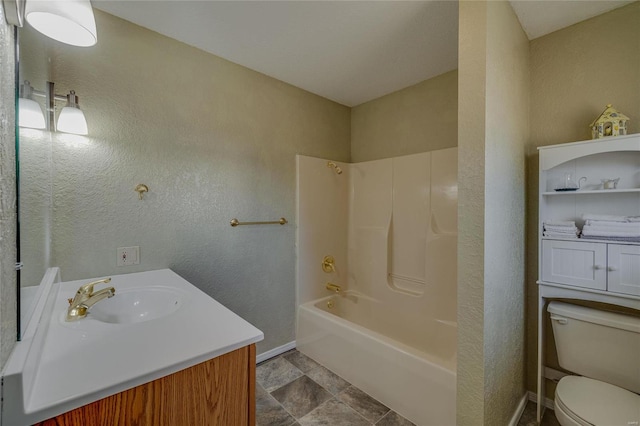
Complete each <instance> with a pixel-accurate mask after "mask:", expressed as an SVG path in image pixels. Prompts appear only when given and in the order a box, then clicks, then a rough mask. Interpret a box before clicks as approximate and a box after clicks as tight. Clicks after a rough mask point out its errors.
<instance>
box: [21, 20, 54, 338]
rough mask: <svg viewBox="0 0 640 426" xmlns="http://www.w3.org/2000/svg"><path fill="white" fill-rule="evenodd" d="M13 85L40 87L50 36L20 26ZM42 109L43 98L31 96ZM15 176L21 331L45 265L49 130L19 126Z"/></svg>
mask: <svg viewBox="0 0 640 426" xmlns="http://www.w3.org/2000/svg"><path fill="white" fill-rule="evenodd" d="M17 42H18V43H19V49H18V52H19V53H18V54H19V58H18V77H17V81H18V83H19V84H23V83H24V81H25V80H26V81H29V82H30V83H31V86H33V87H34V88H35V89H37V90H44V88H45V86H46V82H47V81H49V80H50V79H51V76H50V69H49V67H50V54H49V52H50V43H51V42H50V40H49V39H48V38H47V37H43V36H42V35H41V34H40V33H38V32H36V31H35V30H33V29H32V28H31V27H30V26H28V25H26V26H24V27H22V28H19V30H18V38H17ZM34 100H35V101H36V102H38V104H40V106H41V108H42V110H43V112H44V111H46V109H45V105H44V98H38V97H34ZM17 156H18V164H19V165H18V170H19V172H18V176H19V189H18V193H19V206H18V220H19V227H20V242H19V246H18V249H19V253H20V254H19V256H20V261H21V262H22V264H23V268H22V269H21V270H20V274H19V285H20V293H19V295H20V301H19V303H20V318H18V323H19V327H20V332H19V336H21V335H22V334H23V333H24V327H25V326H26V324H27V321H26V319H27V318H29V317H30V315H31V309H32V307H33V302H34V298H35V296H36V294H37V289H38V285H39V284H40V280H41V279H42V277H43V275H44V273H45V271H46V269H47V268H49V267H50V266H51V234H50V232H51V213H52V211H51V209H52V199H51V173H52V150H51V134H50V132H46V131H44V130H36V129H29V128H22V127H19V132H18V152H17Z"/></svg>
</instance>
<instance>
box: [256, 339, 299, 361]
mask: <svg viewBox="0 0 640 426" xmlns="http://www.w3.org/2000/svg"><path fill="white" fill-rule="evenodd" d="M295 348H296V341H295V340H294V341H292V342H289V343H285V344H284V345H282V346H278V347H277V348H273V349H271V350H268V351H266V352H262V353H261V354H258V356H256V364H259V363H261V362H262V361H266V360H268V359H270V358H273V357H276V356H278V355H280V354H283V353H285V352H287V351H290V350H291V349H295Z"/></svg>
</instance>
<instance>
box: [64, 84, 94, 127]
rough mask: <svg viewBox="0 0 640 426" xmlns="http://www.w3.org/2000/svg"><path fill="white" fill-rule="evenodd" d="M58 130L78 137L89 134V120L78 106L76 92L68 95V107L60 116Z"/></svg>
mask: <svg viewBox="0 0 640 426" xmlns="http://www.w3.org/2000/svg"><path fill="white" fill-rule="evenodd" d="M58 130H59V131H61V132H65V133H73V134H76V135H86V134H87V133H89V129H87V120H86V119H85V118H84V113H83V112H82V110H81V109H80V107H79V106H78V97H77V96H76V92H75V90H72V91H71V92H69V94H68V95H67V105H66V106H65V107H64V108H62V111H60V115H59V116H58Z"/></svg>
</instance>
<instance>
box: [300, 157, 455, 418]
mask: <svg viewBox="0 0 640 426" xmlns="http://www.w3.org/2000/svg"><path fill="white" fill-rule="evenodd" d="M333 163H334V164H335V165H336V166H337V167H339V168H340V169H341V170H342V172H343V173H341V174H337V173H335V168H333V167H330V168H327V164H328V160H326V159H324V160H323V159H318V158H311V157H305V156H298V157H297V166H298V167H297V171H298V186H297V190H298V193H297V195H298V198H297V203H298V204H297V209H298V211H297V224H298V229H297V249H298V264H297V306H298V314H297V333H296V342H297V347H298V349H299V350H300V351H301V352H303V353H305V354H306V355H308V356H310V357H311V358H313V359H315V360H316V361H318V362H320V363H322V364H324V365H325V366H326V367H328V368H329V369H331V370H333V371H335V372H337V373H338V374H340V375H342V376H343V377H345V378H346V379H347V380H349V381H350V382H351V383H353V384H354V385H356V386H358V387H359V388H361V389H362V390H364V391H365V392H367V393H369V394H370V395H371V396H373V397H374V398H376V399H378V400H380V401H381V402H383V403H384V404H386V405H387V406H389V407H390V408H392V409H393V410H395V411H397V412H398V413H400V414H402V415H403V416H405V417H406V418H408V419H409V420H411V421H413V422H415V423H416V424H418V425H448V424H451V425H453V424H455V398H456V389H455V386H456V331H457V327H456V252H457V247H456V244H457V148H450V149H444V150H438V151H432V152H426V153H422V154H415V155H409V156H403V157H395V158H390V159H385V160H376V161H369V162H363V163H357V164H346V163H338V162H333ZM332 169H333V170H332ZM325 255H332V256H333V257H334V258H335V270H334V271H332V272H328V273H327V272H324V271H323V269H322V267H321V263H322V259H323V257H324V256H325ZM328 282H331V283H333V284H337V285H339V286H340V287H341V289H342V290H341V291H340V293H337V294H332V293H331V292H329V291H328V290H327V289H326V284H327V283H328Z"/></svg>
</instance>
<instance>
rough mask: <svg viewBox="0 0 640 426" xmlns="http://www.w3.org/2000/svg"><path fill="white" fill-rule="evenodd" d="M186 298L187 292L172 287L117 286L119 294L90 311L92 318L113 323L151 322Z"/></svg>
mask: <svg viewBox="0 0 640 426" xmlns="http://www.w3.org/2000/svg"><path fill="white" fill-rule="evenodd" d="M185 298H186V295H185V293H183V292H181V291H179V290H177V289H175V288H170V287H144V288H133V289H124V290H118V289H116V294H115V296H113V297H111V298H109V299H105V300H102V301H100V302H99V303H97V304H95V305H94V306H93V307H92V308H91V309H90V310H89V314H88V318H93V319H95V320H98V321H102V322H106V323H111V324H131V323H136V322H143V321H150V320H153V319H157V318H162V317H165V316H167V315H170V314H172V313H174V312H175V311H177V310H178V309H180V307H181V306H182V305H183V304H184V302H185Z"/></svg>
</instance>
